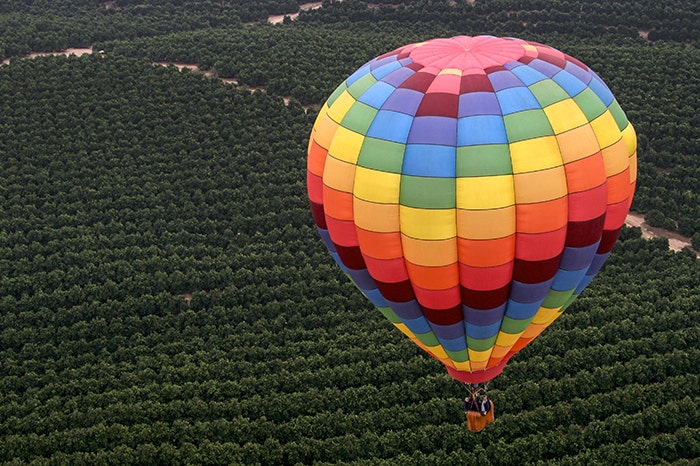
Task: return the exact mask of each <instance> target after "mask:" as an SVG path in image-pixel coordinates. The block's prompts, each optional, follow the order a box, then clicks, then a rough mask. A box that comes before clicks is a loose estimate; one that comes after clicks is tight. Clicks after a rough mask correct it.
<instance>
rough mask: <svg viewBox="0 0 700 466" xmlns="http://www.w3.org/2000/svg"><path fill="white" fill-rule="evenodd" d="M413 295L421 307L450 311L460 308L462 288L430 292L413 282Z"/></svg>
mask: <svg viewBox="0 0 700 466" xmlns="http://www.w3.org/2000/svg"><path fill="white" fill-rule="evenodd" d="M411 285H412V286H413V293H415V295H416V299H417V300H418V302H419V303H420V305H421V306H425V307H429V308H431V309H449V308H451V307H454V306H459V305H460V303H461V299H460V296H459V290H460V286H459V285H455V286H453V287H451V288H448V289H446V290H428V289H425V288H422V287H420V286H416V284H415V283H414V282H413V281H411Z"/></svg>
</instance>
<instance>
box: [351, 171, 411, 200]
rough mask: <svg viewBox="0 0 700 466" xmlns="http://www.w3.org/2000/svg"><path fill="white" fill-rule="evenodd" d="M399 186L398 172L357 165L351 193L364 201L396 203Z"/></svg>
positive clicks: (399, 176)
mask: <svg viewBox="0 0 700 466" xmlns="http://www.w3.org/2000/svg"><path fill="white" fill-rule="evenodd" d="M400 186H401V174H400V173H389V172H383V171H379V170H372V169H371V168H364V167H360V166H357V171H356V172H355V187H354V190H353V194H354V195H355V197H358V198H360V199H364V200H366V201H371V202H378V203H381V204H398V203H399V192H400V191H399V188H400Z"/></svg>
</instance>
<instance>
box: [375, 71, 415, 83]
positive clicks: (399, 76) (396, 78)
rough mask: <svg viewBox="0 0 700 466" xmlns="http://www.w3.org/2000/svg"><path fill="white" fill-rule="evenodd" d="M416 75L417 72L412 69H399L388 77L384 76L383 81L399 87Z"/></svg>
mask: <svg viewBox="0 0 700 466" xmlns="http://www.w3.org/2000/svg"><path fill="white" fill-rule="evenodd" d="M414 73H415V71H413V70H412V69H410V68H399V69H398V70H396V71H392V72H391V73H389V74H388V75H386V76H384V77H383V78H382V81H384V82H385V83H389V84H391V85H392V86H394V87H399V86H400V85H401V83H403V82H404V81H406V80H407V79H408V78H410V77H411V76H413V74H414Z"/></svg>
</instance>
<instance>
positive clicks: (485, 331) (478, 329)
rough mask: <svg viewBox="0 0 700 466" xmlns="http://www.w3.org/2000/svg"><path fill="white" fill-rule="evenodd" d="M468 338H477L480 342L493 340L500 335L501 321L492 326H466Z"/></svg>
mask: <svg viewBox="0 0 700 466" xmlns="http://www.w3.org/2000/svg"><path fill="white" fill-rule="evenodd" d="M466 327H467V336H469V337H471V338H477V339H479V340H485V339H487V338H491V337H493V336H495V335H496V334H497V333H498V330H500V328H501V321H500V320H499V321H498V322H496V323H494V324H490V325H472V324H466Z"/></svg>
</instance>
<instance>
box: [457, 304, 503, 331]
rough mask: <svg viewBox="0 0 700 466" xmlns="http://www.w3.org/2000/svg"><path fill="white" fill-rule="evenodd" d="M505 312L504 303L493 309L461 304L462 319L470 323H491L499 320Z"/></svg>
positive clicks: (481, 324)
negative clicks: (474, 307)
mask: <svg viewBox="0 0 700 466" xmlns="http://www.w3.org/2000/svg"><path fill="white" fill-rule="evenodd" d="M505 312H506V303H503V304H502V305H500V306H498V307H496V308H493V309H486V310H482V309H472V308H470V307H467V306H462V314H464V321H465V322H467V323H469V324H471V325H480V326H484V325H491V324H495V323H496V322H500V321H501V320H502V319H503V315H504V314H505Z"/></svg>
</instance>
